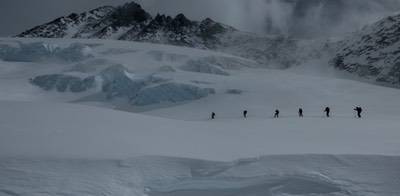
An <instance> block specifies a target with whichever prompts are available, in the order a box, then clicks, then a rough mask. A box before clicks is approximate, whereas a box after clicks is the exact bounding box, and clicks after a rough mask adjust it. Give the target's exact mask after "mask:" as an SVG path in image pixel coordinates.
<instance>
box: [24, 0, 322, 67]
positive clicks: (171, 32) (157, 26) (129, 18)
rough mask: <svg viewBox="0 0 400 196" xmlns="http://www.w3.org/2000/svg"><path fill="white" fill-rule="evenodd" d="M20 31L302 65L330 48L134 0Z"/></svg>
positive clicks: (268, 63) (28, 34) (267, 63)
mask: <svg viewBox="0 0 400 196" xmlns="http://www.w3.org/2000/svg"><path fill="white" fill-rule="evenodd" d="M17 37H23V38H96V39H114V40H124V41H140V42H150V43H159V44H169V45H177V46H186V47H193V48H200V49H212V50H215V51H221V52H225V53H228V54H233V55H236V56H240V57H244V58H248V59H252V60H255V61H257V62H258V63H259V64H263V65H264V66H266V67H274V68H288V67H291V66H294V65H299V64H301V63H304V62H305V61H307V60H310V59H314V58H319V57H321V56H322V55H323V54H324V53H325V52H326V50H327V49H329V47H328V48H327V47H326V46H327V44H326V42H325V41H324V40H320V41H309V42H308V41H307V42H306V41H303V42H302V41H300V40H296V39H291V38H288V37H285V36H280V35H274V36H267V35H265V36H264V35H257V34H253V33H248V32H242V31H238V30H236V29H234V28H233V27H230V26H228V25H225V24H222V23H218V22H215V21H213V20H212V19H210V18H207V19H204V20H203V21H200V22H199V21H192V20H190V19H188V18H186V17H185V15H183V14H179V15H177V16H175V17H171V16H166V15H160V14H158V15H156V16H155V17H152V16H151V15H150V14H149V13H147V12H146V11H145V10H144V9H142V7H141V6H140V5H139V4H136V3H133V2H132V3H128V4H125V5H123V6H120V7H116V8H115V7H100V8H97V9H94V10H92V11H89V12H84V13H81V14H71V15H69V16H65V17H61V18H58V19H56V20H54V21H52V22H49V23H47V24H44V25H40V26H38V27H35V28H33V29H30V30H27V31H25V32H23V33H21V34H19V35H17ZM305 42H306V43H305Z"/></svg>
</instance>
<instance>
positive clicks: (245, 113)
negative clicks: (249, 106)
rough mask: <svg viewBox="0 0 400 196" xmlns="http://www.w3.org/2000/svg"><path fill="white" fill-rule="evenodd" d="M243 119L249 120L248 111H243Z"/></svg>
mask: <svg viewBox="0 0 400 196" xmlns="http://www.w3.org/2000/svg"><path fill="white" fill-rule="evenodd" d="M243 117H244V118H247V110H245V111H243Z"/></svg>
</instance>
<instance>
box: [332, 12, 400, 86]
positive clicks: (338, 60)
mask: <svg viewBox="0 0 400 196" xmlns="http://www.w3.org/2000/svg"><path fill="white" fill-rule="evenodd" d="M331 64H333V65H334V66H335V67H336V68H338V69H340V70H345V71H347V72H350V73H354V74H357V75H359V76H361V77H363V78H367V79H369V80H372V81H376V82H379V83H383V84H388V85H394V86H396V87H399V85H400V15H395V16H390V17H387V18H384V19H382V20H380V21H378V22H376V23H374V24H372V25H369V26H366V27H365V28H363V29H362V30H361V31H359V32H357V33H355V34H353V35H352V36H350V37H348V38H346V39H345V40H343V41H341V42H340V43H339V48H338V51H337V52H336V55H335V58H334V59H333V60H332V61H331Z"/></svg>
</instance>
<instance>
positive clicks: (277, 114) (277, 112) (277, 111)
mask: <svg viewBox="0 0 400 196" xmlns="http://www.w3.org/2000/svg"><path fill="white" fill-rule="evenodd" d="M274 118H279V110H275V115H274Z"/></svg>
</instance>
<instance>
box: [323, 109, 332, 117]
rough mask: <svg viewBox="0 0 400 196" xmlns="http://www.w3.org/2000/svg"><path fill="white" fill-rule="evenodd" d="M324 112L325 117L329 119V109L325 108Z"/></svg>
mask: <svg viewBox="0 0 400 196" xmlns="http://www.w3.org/2000/svg"><path fill="white" fill-rule="evenodd" d="M324 112H325V113H326V117H327V118H329V117H330V113H331V108H329V107H326V108H325V110H324Z"/></svg>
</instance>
